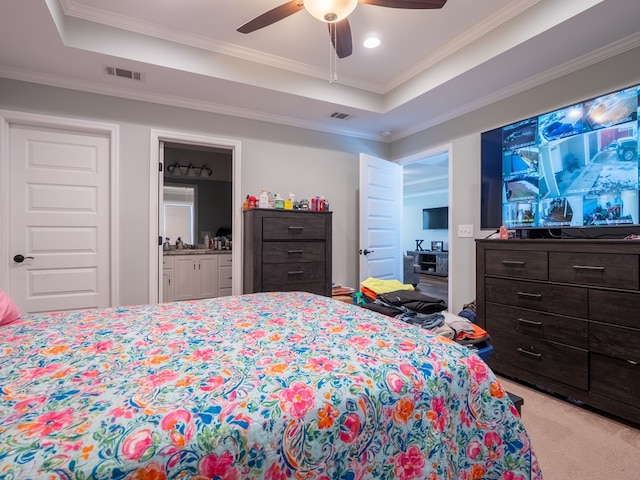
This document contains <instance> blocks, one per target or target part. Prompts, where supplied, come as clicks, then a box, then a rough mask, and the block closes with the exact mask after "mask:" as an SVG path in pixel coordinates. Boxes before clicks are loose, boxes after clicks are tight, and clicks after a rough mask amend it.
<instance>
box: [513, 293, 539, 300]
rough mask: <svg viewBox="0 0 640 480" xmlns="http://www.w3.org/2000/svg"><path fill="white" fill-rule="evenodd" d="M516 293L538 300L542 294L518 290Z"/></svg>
mask: <svg viewBox="0 0 640 480" xmlns="http://www.w3.org/2000/svg"><path fill="white" fill-rule="evenodd" d="M517 295H518V296H519V297H528V298H537V299H538V300H539V299H541V298H542V295H541V294H539V293H527V292H518V293H517Z"/></svg>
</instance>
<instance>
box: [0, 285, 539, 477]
mask: <svg viewBox="0 0 640 480" xmlns="http://www.w3.org/2000/svg"><path fill="white" fill-rule="evenodd" d="M0 352H3V354H4V356H3V358H2V367H1V368H0V452H2V455H0V472H2V474H1V475H4V476H7V477H8V478H16V479H17V478H53V477H56V478H57V477H58V476H60V475H63V476H65V478H67V477H68V478H98V477H99V478H114V477H118V478H127V479H128V480H168V479H171V478H181V477H182V476H184V475H185V474H186V473H185V472H190V473H189V474H188V475H187V476H189V475H190V477H189V478H192V480H206V479H216V480H240V479H242V480H245V479H246V480H257V479H266V480H310V479H312V478H314V479H318V480H328V479H330V478H351V479H353V480H371V479H374V478H375V479H383V480H396V479H397V480H414V479H415V480H417V479H428V480H444V479H447V478H449V476H448V475H449V474H450V473H451V472H450V471H449V470H447V468H449V467H447V466H449V465H455V468H456V471H457V472H459V475H458V476H457V477H455V476H454V478H455V479H456V480H459V479H461V478H466V477H464V476H465V475H466V476H468V477H469V478H492V479H496V480H542V473H541V472H540V468H539V465H538V462H537V459H536V457H535V454H534V452H533V450H532V448H531V442H530V440H529V437H528V435H527V432H526V430H525V428H524V426H523V425H522V423H521V422H520V419H519V417H518V415H517V414H516V412H515V411H512V408H511V403H510V401H509V400H508V398H507V396H506V395H504V392H503V390H501V387H500V384H499V383H498V380H497V379H496V377H495V375H494V374H493V373H492V372H491V370H490V369H489V368H488V367H487V366H486V364H485V363H484V362H483V361H482V360H481V359H480V358H479V357H478V356H477V355H476V354H475V353H473V352H472V351H471V350H469V349H467V348H466V347H463V346H460V345H457V344H455V343H453V342H444V341H442V340H441V338H440V337H437V336H435V335H432V334H430V333H429V332H427V331H425V330H423V329H420V328H418V327H416V326H412V325H408V324H406V323H403V322H400V321H398V320H395V319H391V318H388V317H384V316H382V315H379V314H377V313H375V312H372V311H369V310H367V309H362V308H357V307H355V306H350V305H345V304H343V303H341V302H337V301H332V300H330V299H327V298H324V297H320V296H316V295H312V294H308V293H303V292H270V293H258V294H252V295H237V296H229V297H222V298H218V299H206V300H199V301H188V302H174V303H165V304H160V305H140V306H131V307H118V308H112V309H104V310H87V311H84V312H68V313H64V312H60V313H55V314H44V315H28V316H25V317H24V318H22V319H20V320H18V321H16V322H14V323H12V324H9V325H5V326H3V335H2V336H1V337H0ZM433 442H435V443H436V444H438V445H440V446H441V447H442V448H437V449H433V448H432V445H433Z"/></svg>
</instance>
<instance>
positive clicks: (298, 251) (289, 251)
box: [287, 250, 304, 253]
mask: <svg viewBox="0 0 640 480" xmlns="http://www.w3.org/2000/svg"><path fill="white" fill-rule="evenodd" d="M287 253H304V250H287Z"/></svg>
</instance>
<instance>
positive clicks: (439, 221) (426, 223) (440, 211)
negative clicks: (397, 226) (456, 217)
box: [422, 207, 449, 230]
mask: <svg viewBox="0 0 640 480" xmlns="http://www.w3.org/2000/svg"><path fill="white" fill-rule="evenodd" d="M422 228H423V230H442V229H445V230H446V229H447V228H449V207H435V208H424V209H423V210H422Z"/></svg>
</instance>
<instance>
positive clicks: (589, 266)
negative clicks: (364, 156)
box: [549, 252, 640, 290]
mask: <svg viewBox="0 0 640 480" xmlns="http://www.w3.org/2000/svg"><path fill="white" fill-rule="evenodd" d="M638 267H639V264H638V255H632V254H607V253H567V252H549V280H551V281H553V282H563V283H575V284H578V285H594V286H602V287H611V288H626V289H630V290H638V286H639V282H640V276H639V274H638Z"/></svg>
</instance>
